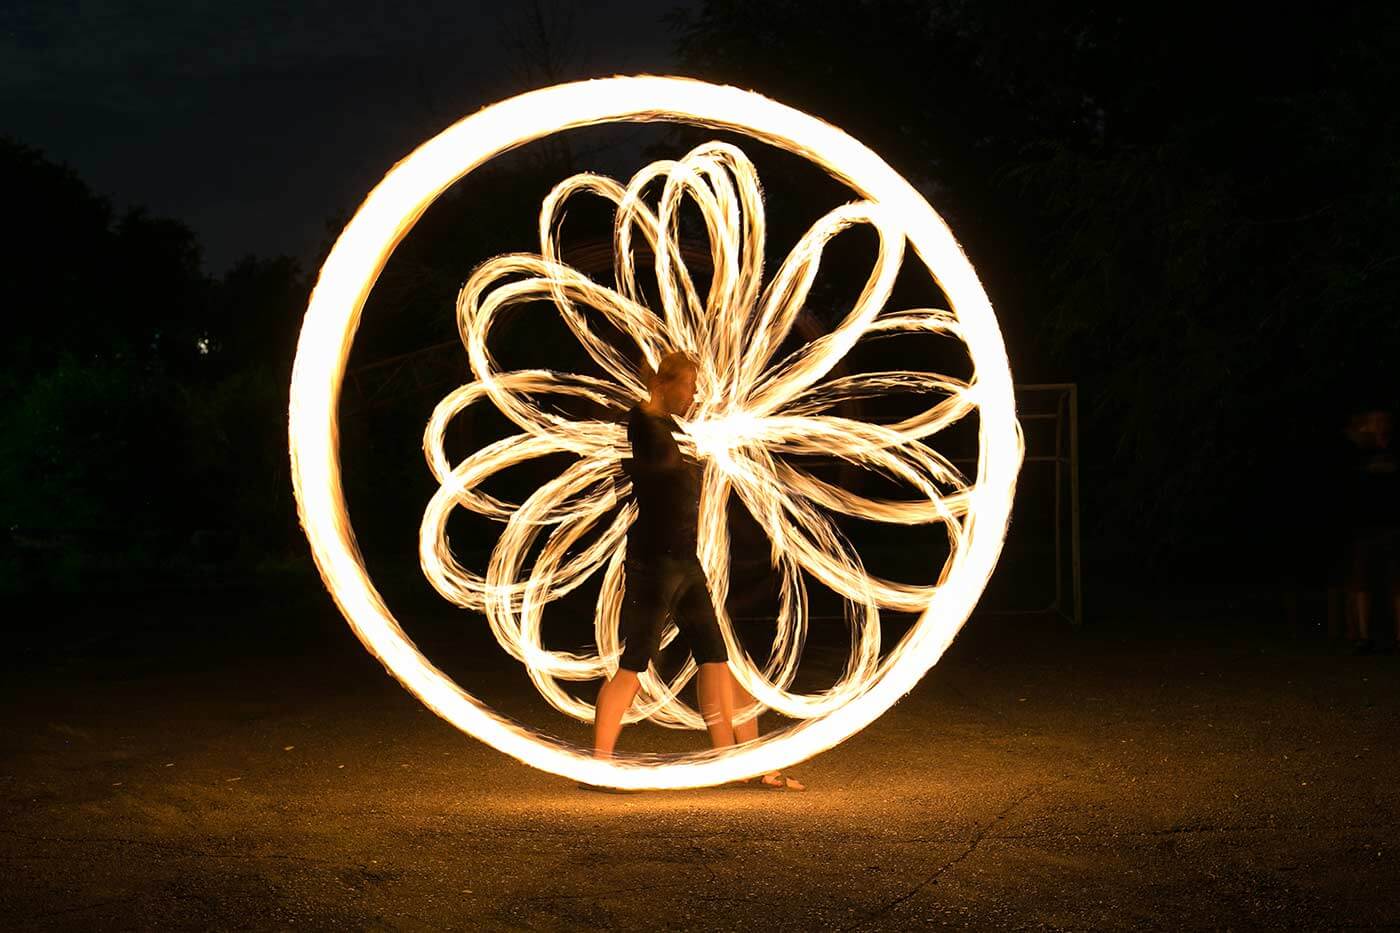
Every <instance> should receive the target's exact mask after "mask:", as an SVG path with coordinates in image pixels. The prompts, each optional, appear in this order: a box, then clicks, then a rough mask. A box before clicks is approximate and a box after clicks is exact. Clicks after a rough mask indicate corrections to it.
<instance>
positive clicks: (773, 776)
mask: <svg viewBox="0 0 1400 933" xmlns="http://www.w3.org/2000/svg"><path fill="white" fill-rule="evenodd" d="M730 677H734V675H733V674H732V673H731V674H730ZM730 689H732V690H733V691H734V720H735V722H736V723H738V724H737V725H736V726H735V727H734V738H735V739H736V740H738V742H739V743H740V744H742V743H744V742H755V741H757V740H758V731H759V730H758V717H757V716H755V717H753V718H752V719H750V720H749V721H748V722H742V723H740V722H738V720H739V718H740V717H741V716H742V715H743V714H744V712H745V711H747V710H748V709H750V708H752V707H753V706H756V705H757V704H758V701H757V700H755V699H754V698H753V694H751V693H749V692H748V691H747V690H745V689H744V685H743V684H741V683H739V678H737V677H734V683H733V685H732V687H731V688H730ZM759 780H760V781H762V782H763V783H764V784H766V785H768V786H769V787H774V788H782V787H786V788H787V789H788V790H806V789H807V788H806V786H805V785H804V784H803V783H802V782H801V781H799V780H797V779H796V778H791V777H786V776H785V775H784V774H783V772H781V771H769V772H768V773H767V774H765V775H763V776H762V777H760V778H759Z"/></svg>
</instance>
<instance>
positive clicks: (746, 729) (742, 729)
mask: <svg viewBox="0 0 1400 933" xmlns="http://www.w3.org/2000/svg"><path fill="white" fill-rule="evenodd" d="M1397 618H1400V617H1397ZM729 676H730V677H732V678H733V679H734V683H733V686H732V688H731V689H732V690H733V692H734V709H735V712H736V714H737V713H743V712H745V711H746V710H748V709H749V708H750V707H751V706H753V705H754V704H755V703H756V702H757V701H756V700H755V699H754V698H753V694H751V693H749V692H748V691H747V690H745V689H744V686H743V684H741V683H739V679H738V678H737V677H734V675H733V674H730V675H729ZM734 718H735V719H736V720H737V719H738V718H739V717H738V715H736V716H735V717H734ZM734 738H735V739H737V740H738V741H739V742H740V743H743V742H753V741H756V740H757V739H758V717H757V716H755V717H753V718H752V719H750V720H749V721H748V722H745V723H740V724H739V725H737V726H735V727H734ZM760 780H761V781H763V783H764V784H767V785H769V786H770V787H782V786H784V785H785V784H786V785H787V787H788V789H790V790H806V789H807V788H806V786H805V785H803V783H802V782H801V781H799V780H797V779H796V778H790V777H784V776H783V773H782V772H781V771H770V772H768V773H767V774H765V775H763V777H762V778H760Z"/></svg>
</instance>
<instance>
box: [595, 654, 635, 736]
mask: <svg viewBox="0 0 1400 933" xmlns="http://www.w3.org/2000/svg"><path fill="white" fill-rule="evenodd" d="M639 686H641V685H640V684H639V683H638V681H637V672H636V671H629V670H627V669H625V668H623V669H619V670H618V672H617V673H616V674H614V675H613V676H612V678H611V679H609V680H608V682H607V683H605V684H603V687H602V689H601V690H599V691H598V708H597V709H596V710H594V712H593V757H594V758H611V757H612V753H613V748H615V747H616V746H617V737H618V735H619V734H621V732H622V717H623V716H625V715H626V714H627V708H628V707H629V706H631V705H632V700H633V698H634V697H636V695H637V688H638V687H639Z"/></svg>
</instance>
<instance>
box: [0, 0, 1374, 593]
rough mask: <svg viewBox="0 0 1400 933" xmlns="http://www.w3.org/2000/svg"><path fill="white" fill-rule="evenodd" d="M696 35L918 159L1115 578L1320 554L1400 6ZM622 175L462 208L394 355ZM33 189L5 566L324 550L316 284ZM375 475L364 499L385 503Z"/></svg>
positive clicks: (498, 179)
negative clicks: (317, 523)
mask: <svg viewBox="0 0 1400 933" xmlns="http://www.w3.org/2000/svg"><path fill="white" fill-rule="evenodd" d="M673 26H674V30H675V35H676V38H677V41H678V43H679V47H680V49H681V52H682V55H683V61H684V64H685V68H684V70H685V71H687V72H688V73H690V74H693V75H695V76H697V77H702V78H705V79H708V80H712V81H720V82H730V83H735V84H739V85H742V86H747V87H753V88H756V89H760V90H762V91H763V92H764V93H766V94H768V95H770V96H772V97H775V98H777V99H779V100H783V101H785V102H788V103H791V104H793V105H795V106H798V107H801V108H804V109H807V110H809V111H811V112H813V113H816V114H818V115H820V116H822V117H824V118H826V119H828V120H830V121H832V122H833V123H836V124H837V125H840V126H842V127H844V128H845V129H847V130H848V131H850V132H851V133H852V134H854V135H855V136H857V137H858V138H861V139H862V140H864V141H865V142H867V143H868V144H869V145H871V146H872V147H873V148H874V149H875V150H877V151H878V152H880V153H881V154H882V155H884V156H885V157H886V158H887V159H888V160H889V161H890V162H891V163H892V164H893V165H894V166H895V167H896V168H897V169H899V170H900V171H901V172H903V173H904V174H905V175H906V176H907V177H909V178H910V179H912V180H913V181H914V182H915V183H916V184H917V185H918V186H919V187H920V188H921V189H922V190H923V191H925V192H926V194H927V195H928V196H929V198H930V200H931V201H932V202H933V203H934V205H935V206H936V207H937V208H938V209H939V210H940V211H941V212H942V213H943V214H944V216H945V217H946V218H947V219H948V221H949V222H950V224H951V226H952V227H953V229H954V231H955V232H956V233H957V234H958V236H959V237H960V239H961V240H962V241H963V243H964V245H965V247H966V249H967V250H968V252H969V254H970V255H971V257H972V259H973V261H974V263H975V264H976V265H977V267H978V270H979V272H980V273H981V275H982V278H983V280H984V282H985V283H986V285H987V287H988V290H989V292H990V293H991V296H992V300H993V303H994V304H995V306H996V307H997V309H998V313H999V315H1000V317H1001V318H1002V320H1003V324H1004V329H1005V331H1006V334H1007V338H1008V344H1009V348H1010V351H1011V354H1012V366H1013V372H1014V373H1015V375H1016V376H1017V378H1018V379H1019V380H1020V381H1026V382H1029V381H1041V380H1055V381H1060V380H1063V381H1077V382H1078V383H1080V385H1081V390H1082V399H1083V402H1082V404H1083V406H1084V425H1083V444H1084V446H1083V451H1082V454H1083V463H1084V474H1083V482H1084V489H1085V498H1084V507H1083V510H1084V516H1085V520H1086V522H1087V523H1088V524H1087V530H1088V531H1089V533H1090V537H1089V542H1088V554H1089V558H1090V569H1091V570H1093V569H1094V568H1095V567H1097V568H1098V569H1099V570H1100V571H1114V570H1116V569H1118V564H1116V563H1114V562H1112V561H1110V560H1109V556H1110V555H1115V556H1117V557H1121V558H1125V560H1123V561H1122V562H1121V563H1122V564H1123V565H1124V566H1136V567H1137V569H1139V570H1140V569H1141V568H1142V567H1143V566H1151V567H1153V568H1172V567H1175V568H1178V569H1180V570H1181V571H1182V572H1188V571H1190V570H1191V568H1195V567H1200V566H1202V565H1210V566H1217V567H1218V566H1221V564H1222V561H1221V558H1228V559H1229V560H1228V564H1229V566H1230V567H1231V570H1230V572H1231V573H1235V574H1242V575H1257V574H1259V573H1261V572H1263V571H1264V569H1265V568H1267V567H1269V566H1270V564H1271V562H1276V561H1277V560H1278V558H1279V557H1281V556H1286V555H1299V554H1306V553H1309V552H1310V549H1312V548H1313V547H1314V544H1313V543H1312V538H1311V537H1310V536H1313V535H1316V534H1318V533H1320V532H1322V531H1324V530H1325V529H1326V527H1327V523H1326V511H1327V509H1326V503H1327V496H1328V494H1329V492H1330V491H1331V487H1330V485H1329V484H1330V482H1331V479H1330V477H1329V476H1328V475H1327V473H1326V469H1325V463H1326V457H1325V452H1326V451H1327V449H1328V448H1329V445H1332V444H1334V443H1336V441H1337V436H1338V432H1339V429H1340V424H1341V421H1342V419H1343V417H1344V416H1345V415H1346V414H1347V412H1348V411H1349V410H1350V409H1351V408H1352V407H1354V406H1356V405H1359V404H1363V403H1364V404H1374V403H1375V402H1376V401H1377V400H1379V401H1381V402H1382V403H1383V404H1391V403H1393V396H1392V395H1391V392H1392V390H1393V389H1394V369H1395V367H1394V360H1395V358H1396V353H1397V350H1400V324H1397V321H1396V316H1395V313H1394V310H1395V304H1396V299H1397V297H1400V234H1398V233H1397V230H1400V195H1398V194H1397V191H1400V184H1397V183H1400V150H1397V142H1398V141H1400V140H1398V139H1397V119H1398V118H1397V116H1396V113H1395V111H1394V108H1393V107H1392V106H1391V98H1392V97H1393V90H1392V89H1393V88H1394V87H1396V86H1400V75H1398V74H1397V70H1400V65H1398V64H1397V63H1400V48H1397V45H1400V14H1397V13H1395V12H1394V11H1392V10H1391V9H1389V8H1383V7H1382V6H1381V5H1366V6H1364V7H1363V6H1358V7H1356V8H1355V9H1349V10H1348V9H1331V8H1319V9H1317V10H1314V11H1311V12H1303V13H1294V14H1290V15H1289V16H1288V17H1286V18H1285V17H1282V16H1281V15H1277V14H1273V13H1271V14H1269V15H1253V14H1251V15H1243V14H1241V15H1238V16H1234V15H1233V14H1229V13H1227V12H1226V11H1224V10H1223V9H1222V10H1217V11H1215V12H1214V13H1213V15H1212V16H1211V17H1210V18H1209V19H1207V20H1201V19H1197V18H1194V17H1190V16H1185V15H1182V14H1181V12H1180V11H1179V10H1169V9H1167V8H1166V7H1165V6H1162V7H1159V8H1154V7H1150V6H1142V5H1128V6H1119V7H1112V6H1110V7H1104V6H1103V5H1098V4H1088V3H1082V2H1071V0H1066V2H1059V3H1052V4H1049V5H1044V4H1042V5H1039V6H1036V7H1034V8H1033V9H1032V8H1027V7H1025V6H1024V5H1021V4H1012V3H1009V2H1005V0H994V2H984V3H976V4H972V3H959V2H951V3H938V4H932V5H930V4H927V3H917V2H891V0H882V2H876V0H870V2H856V3H851V2H841V0H774V2H768V3H763V4H751V3H743V2H718V0H716V2H708V3H705V4H704V5H703V6H702V7H700V8H699V10H698V11H697V12H695V13H693V14H691V15H688V16H686V17H684V18H681V19H678V20H677V21H676V22H675V23H674V24H673ZM680 135H683V134H680ZM670 154H675V153H670ZM571 159H572V161H571ZM588 167H590V166H588V165H586V164H579V162H578V160H577V159H576V158H574V156H572V155H571V154H570V152H569V151H568V150H567V148H565V149H556V150H551V151H550V158H548V159H546V160H544V161H542V162H537V163H534V164H532V165H531V166H529V167H527V168H526V169H524V170H520V171H516V172H514V173H508V172H506V173H499V174H496V175H494V176H492V177H491V178H490V179H489V182H484V183H480V184H477V186H476V187H475V188H473V189H471V190H468V191H454V192H452V193H451V194H450V195H449V197H448V198H447V199H446V200H445V202H444V204H443V206H441V207H440V208H439V207H435V208H434V210H433V212H430V213H429V215H428V216H427V217H425V219H424V222H423V224H422V225H420V229H418V230H416V231H415V232H414V234H413V236H412V237H410V239H409V240H407V241H405V244H404V246H403V247H402V248H401V250H400V253H399V254H396V256H395V258H394V260H393V262H391V264H390V267H389V269H388V270H386V274H385V277H384V278H383V279H382V280H381V283H380V286H379V287H378V289H377V290H376V294H375V297H374V299H373V300H372V302H371V306H370V308H369V309H368V310H367V313H366V318H365V321H366V324H365V330H364V331H363V332H362V334H361V341H360V342H359V343H357V347H356V356H357V359H358V361H359V362H360V363H363V362H366V361H368V360H372V359H374V358H377V357H384V356H392V355H393V354H395V353H402V352H409V351H412V350H415V349H418V348H421V347H424V346H429V345H431V344H433V343H434V342H437V341H442V340H450V339H451V338H452V332H453V331H452V324H451V317H450V313H448V312H447V310H446V309H450V307H451V302H452V300H453V297H454V295H455V292H456V289H457V288H458V287H459V286H460V283H461V280H462V278H463V277H464V274H465V272H466V271H467V270H466V269H464V268H463V257H470V256H475V257H484V256H485V255H489V254H490V252H491V251H499V250H504V249H514V248H528V247H529V245H530V243H529V231H530V222H531V220H532V219H533V218H532V217H530V216H529V215H522V216H520V217H519V218H516V219H517V220H518V221H519V223H518V224H516V225H515V226H512V221H508V220H507V219H506V218H504V217H501V216H497V214H496V213H494V212H493V211H494V208H493V207H492V203H493V198H494V199H495V200H496V201H498V202H499V203H501V204H506V203H511V204H514V203H515V202H516V201H518V200H528V197H534V198H535V203H538V193H542V191H543V190H544V189H543V187H542V186H543V185H544V184H545V182H544V179H545V177H546V176H548V177H549V178H558V177H559V173H560V171H561V170H569V169H579V168H588ZM765 177H768V176H765ZM782 184H783V182H782V180H781V179H780V178H779V177H774V178H773V180H772V181H771V182H770V187H771V188H775V189H776V188H780V187H781V186H782ZM0 186H3V191H4V195H5V203H6V204H7V205H8V206H9V207H10V209H11V211H12V216H16V217H18V218H19V220H20V223H19V224H17V225H16V226H15V229H18V230H21V231H22V236H21V237H20V238H19V240H18V243H17V248H18V250H17V252H13V253H11V254H10V257H9V260H8V262H9V263H10V264H11V271H10V273H9V274H8V275H7V277H6V278H7V281H6V286H7V295H6V297H7V301H6V304H7V306H8V307H9V314H8V316H7V318H8V323H9V333H8V334H7V340H6V341H5V343H4V349H3V350H0V352H2V353H4V355H5V360H4V367H3V372H0V392H3V394H4V397H5V398H6V404H5V406H4V409H3V412H0V417H3V419H4V424H3V431H2V432H0V437H3V441H0V443H3V444H4V445H5V449H4V453H3V456H2V457H0V502H3V503H4V504H5V522H6V526H7V529H8V530H9V535H8V539H7V540H8V544H7V545H6V552H5V555H4V568H5V569H4V571H3V572H4V580H3V584H4V585H5V586H10V587H13V586H31V585H37V584H36V581H43V582H44V585H54V586H77V585H97V584H95V583H93V582H92V581H94V580H96V579H100V580H102V581H103V583H102V585H115V582H114V581H119V580H132V579H145V580H176V579H187V578H189V576H190V575H191V574H193V575H196V576H197V575H198V574H200V573H203V572H205V569H206V568H208V567H210V566H230V565H232V566H239V567H243V568H256V567H259V566H262V567H264V568H276V567H280V566H299V567H302V568H304V567H305V565H306V560H305V557H304V553H305V545H304V543H303V542H302V541H301V540H300V538H299V535H298V531H297V527H296V518H295V509H294V506H293V503H292V499H291V494H290V486H289V480H288V476H287V467H286V444H285V433H284V432H285V423H286V422H285V405H286V393H287V382H288V377H289V372H290V364H291V359H292V354H293V351H294V347H295V340H296V333H297V330H298V328H299V325H300V316H301V312H302V311H303V309H304V307H305V302H306V298H307V295H308V291H309V287H310V283H311V279H310V276H309V275H308V273H307V271H306V270H304V269H302V268H300V267H299V266H298V264H297V263H296V262H294V261H292V260H290V259H286V258H252V257H250V258H248V259H246V260H244V261H243V262H241V263H239V264H238V265H237V266H235V267H234V268H233V269H231V270H230V271H229V272H228V273H226V274H224V275H222V276H217V277H214V276H210V275H208V274H206V273H205V272H204V271H203V270H202V267H201V262H200V251H199V244H198V242H197V240H196V238H195V236H194V235H193V234H192V232H191V231H190V230H189V229H188V228H186V227H184V226H183V225H181V224H180V223H178V222H175V221H171V220H166V219H160V218H153V217H150V216H148V215H146V214H144V213H141V212H139V211H133V212H130V213H127V214H124V215H120V216H119V215H116V214H114V212H113V210H112V208H111V206H110V205H109V204H108V203H107V202H106V201H104V200H103V199H102V198H101V197H100V196H98V195H97V194H94V193H93V192H91V191H90V190H89V189H88V188H87V187H86V186H85V185H84V184H83V182H82V181H81V180H80V179H78V178H76V177H75V176H74V175H73V174H72V173H71V172H70V171H68V170H67V169H65V168H63V167H61V166H59V165H56V164H55V163H53V162H52V161H50V160H48V159H46V158H45V157H44V156H43V155H42V154H40V153H37V152H35V151H34V150H32V149H29V148H27V147H25V146H24V145H22V144H20V143H17V142H4V143H3V144H0ZM521 192H525V194H521ZM507 194H509V197H507ZM797 194H799V195H800V190H799V191H798V192H797ZM517 195H519V197H517ZM526 195H528V197H527V196H526ZM454 197H455V198H457V199H458V200H460V201H461V203H460V204H455V206H454V201H453V198H454ZM253 245H254V244H250V246H253ZM388 305H392V306H393V307H394V309H395V313H393V314H384V313H377V312H376V308H382V307H386V306H388ZM403 308H416V309H419V310H418V313H412V314H406V313H399V312H400V311H401V310H402V309H403ZM354 363H355V361H353V360H352V366H353V365H354ZM401 415H402V412H400V411H395V410H385V411H383V412H381V413H379V414H377V415H375V416H374V417H373V418H372V419H371V420H368V421H365V420H362V421H360V422H356V423H351V424H347V425H346V430H347V435H348V436H349V437H350V439H351V440H352V441H353V440H354V435H355V433H356V432H357V431H358V432H359V433H360V434H362V435H365V436H368V437H371V438H373V437H378V438H381V442H382V443H383V444H384V445H385V446H393V447H394V448H395V449H400V448H403V449H409V450H412V449H413V447H414V445H415V444H416V435H417V433H418V432H420V431H421V424H422V420H421V419H419V420H417V421H412V420H411V419H406V418H404V417H401ZM357 425H358V427H357ZM395 425H397V427H394V426H395ZM369 447H370V448H372V447H373V443H370V444H369ZM408 462H409V461H408V460H395V461H394V463H395V464H399V463H408ZM392 469H399V467H397V466H395V467H393V468H392ZM392 469H391V470H390V473H392ZM403 469H405V470H408V469H409V468H408V467H403ZM412 474H413V476H414V477H416V478H417V479H416V481H417V482H426V480H427V477H426V475H425V472H424V471H422V470H421V459H420V460H417V462H416V463H414V464H413V466H412ZM359 475H375V476H377V477H378V479H376V480H375V481H376V482H380V483H383V482H385V477H386V476H387V475H389V474H386V473H385V472H384V471H382V470H381V471H380V472H379V473H377V474H374V473H373V471H369V472H365V473H361V474H359ZM349 481H350V483H351V485H350V489H349V494H350V497H351V504H352V508H353V507H354V506H355V504H356V502H355V499H356V496H357V495H358V496H360V497H362V498H361V501H365V500H368V499H371V498H372V497H373V495H374V492H373V490H372V489H360V490H358V491H357V489H356V488H355V485H354V483H355V482H356V480H355V477H354V476H350V478H349ZM414 495H415V496H416V495H418V493H417V492H415V493H414ZM366 520H367V521H369V522H371V523H372V522H373V516H372V515H370V516H369V517H368V518H367V519H366ZM357 523H358V518H357ZM357 527H358V524H357ZM1242 555H1252V558H1248V559H1242ZM1144 559H1146V560H1144ZM94 567H98V568H99V570H101V574H100V576H99V577H94V576H93V575H92V574H93V573H94V572H95V571H94ZM102 568H105V570H104V569H102Z"/></svg>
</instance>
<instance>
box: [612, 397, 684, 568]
mask: <svg viewBox="0 0 1400 933" xmlns="http://www.w3.org/2000/svg"><path fill="white" fill-rule="evenodd" d="M680 430H681V429H680V426H679V425H678V424H676V419H674V418H672V417H671V416H670V415H661V416H657V415H652V414H649V413H648V412H647V411H646V410H645V409H643V408H642V407H641V406H640V405H638V406H637V407H635V408H633V409H632V411H631V412H630V413H629V414H628V416H627V439H628V441H630V442H631V444H632V459H631V460H628V461H626V462H625V463H624V467H625V468H626V470H627V473H628V475H629V476H631V478H632V488H633V489H634V490H635V492H636V494H637V521H636V523H635V524H634V525H633V526H632V528H631V529H630V530H629V531H628V532H627V556H628V559H630V560H639V559H640V560H645V559H646V557H647V555H650V554H669V555H671V556H672V557H694V556H695V550H696V526H697V524H698V522H699V515H700V465H699V464H698V463H696V462H695V461H694V460H692V459H690V458H688V457H686V456H684V455H682V454H681V451H680V447H679V446H678V445H677V444H676V439H675V438H674V437H673V436H672V435H673V434H676V433H680Z"/></svg>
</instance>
